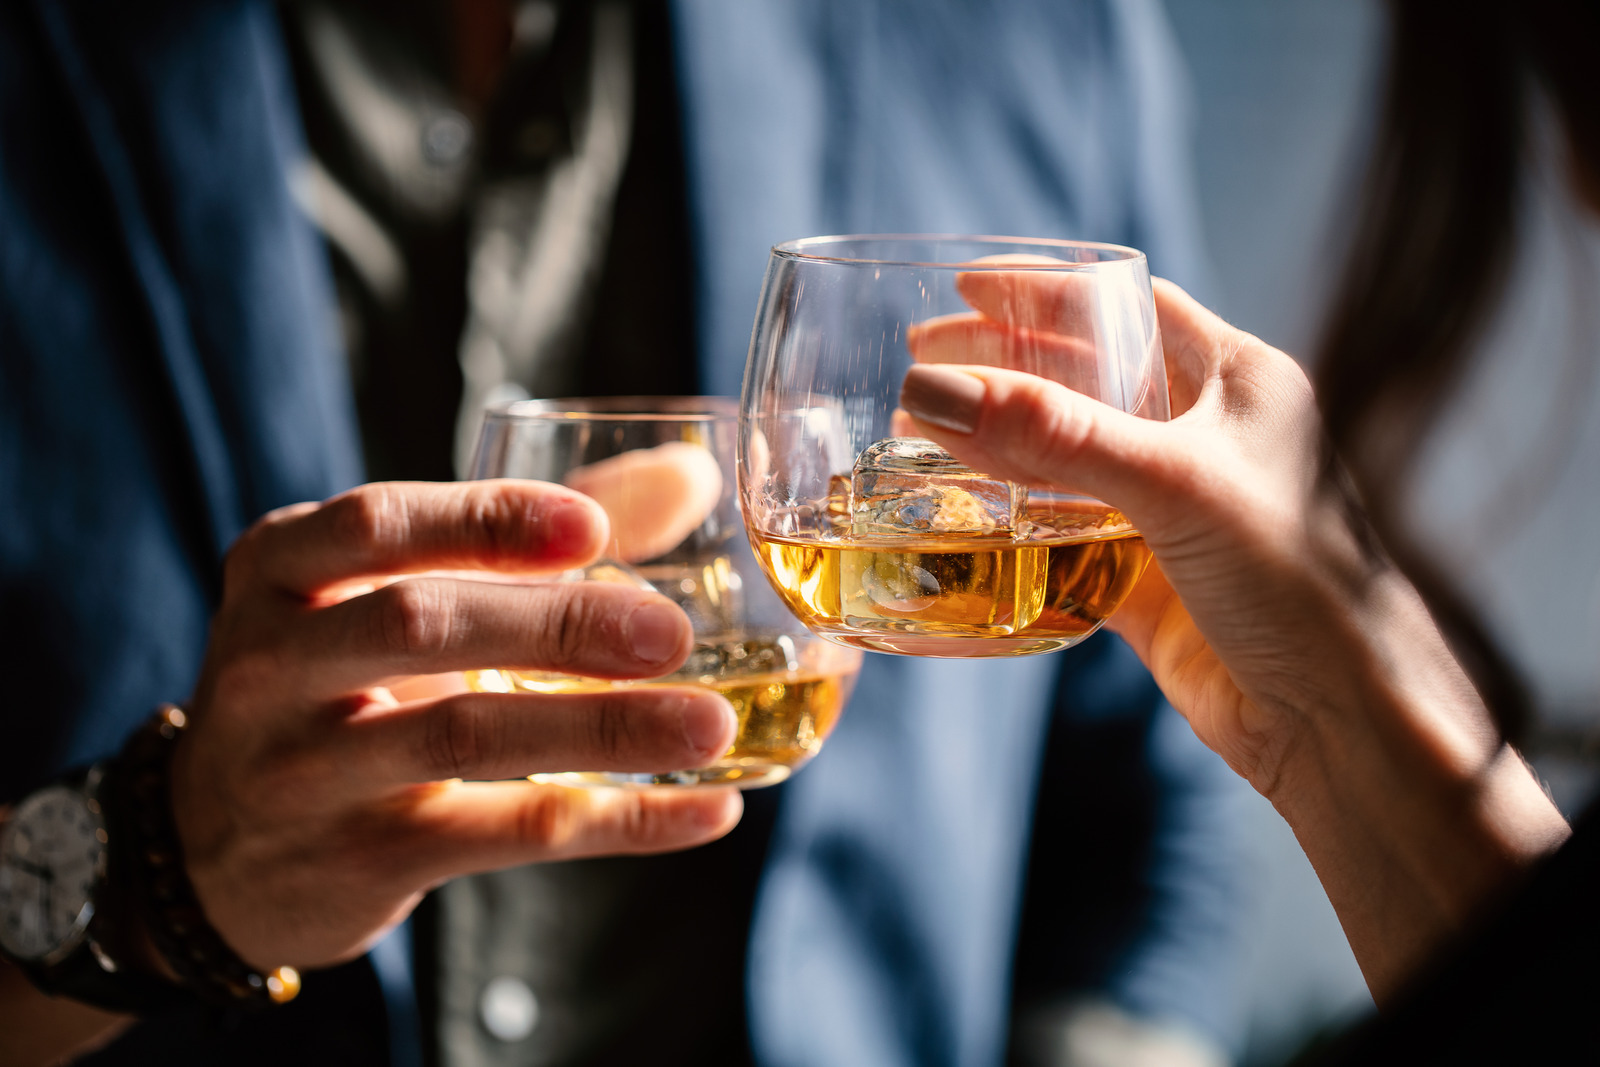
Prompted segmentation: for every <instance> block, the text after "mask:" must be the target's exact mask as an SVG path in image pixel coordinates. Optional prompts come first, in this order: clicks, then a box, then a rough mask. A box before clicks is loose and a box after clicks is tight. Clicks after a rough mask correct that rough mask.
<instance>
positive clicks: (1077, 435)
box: [1024, 396, 1091, 462]
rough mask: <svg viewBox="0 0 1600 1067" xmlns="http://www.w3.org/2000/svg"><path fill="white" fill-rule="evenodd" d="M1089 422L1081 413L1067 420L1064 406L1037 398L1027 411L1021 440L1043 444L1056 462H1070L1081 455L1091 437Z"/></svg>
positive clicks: (1045, 398)
mask: <svg viewBox="0 0 1600 1067" xmlns="http://www.w3.org/2000/svg"><path fill="white" fill-rule="evenodd" d="M1090 421H1091V420H1090V419H1089V418H1088V417H1086V416H1084V415H1083V414H1082V413H1079V414H1078V415H1077V416H1076V417H1069V413H1068V411H1067V409H1066V408H1065V407H1064V406H1063V405H1061V404H1055V403H1051V402H1050V400H1049V398H1048V397H1045V396H1037V397H1036V398H1035V400H1034V402H1033V403H1032V404H1031V405H1030V406H1029V409H1028V418H1027V419H1026V420H1025V422H1024V425H1025V430H1024V437H1025V439H1027V440H1032V441H1037V442H1043V443H1044V445H1045V447H1046V448H1047V449H1049V451H1050V452H1051V453H1052V454H1053V456H1054V458H1055V459H1056V461H1057V462H1066V461H1071V460H1073V459H1075V458H1077V457H1078V456H1080V455H1082V453H1083V450H1084V447H1085V445H1086V444H1087V442H1088V437H1089V433H1090Z"/></svg>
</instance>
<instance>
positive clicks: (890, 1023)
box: [674, 0, 1245, 1067]
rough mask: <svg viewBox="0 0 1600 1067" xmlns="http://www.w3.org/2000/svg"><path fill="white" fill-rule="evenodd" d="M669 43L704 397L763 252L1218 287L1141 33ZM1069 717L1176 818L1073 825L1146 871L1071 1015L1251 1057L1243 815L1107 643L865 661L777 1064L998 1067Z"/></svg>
mask: <svg viewBox="0 0 1600 1067" xmlns="http://www.w3.org/2000/svg"><path fill="white" fill-rule="evenodd" d="M674 12H675V16H676V28H677V32H678V50H679V70H680V79H681V82H682V94H683V114H684V128H685V137H686V156H687V167H688V177H689V189H690V197H691V213H692V219H693V229H694V236H695V240H696V263H697V265H698V269H699V275H698V284H699V300H698V312H699V322H700V357H701V368H702V375H701V380H702V384H703V386H704V388H705V389H706V391H708V392H712V393H722V394H737V393H738V391H739V383H740V379H741V375H742V373H743V368H744V362H745V355H746V350H747V348H748V345H749V339H750V332H751V326H752V316H753V313H754V310H755V307H756V298H757V294H758V291H759V287H760V284H761V278H762V274H763V270H764V268H765V263H766V256H767V250H768V248H769V247H770V246H771V245H773V244H775V243H777V242H779V241H782V240H787V239H791V238H796V237H806V236H813V235H818V234H827V233H852V232H874V233H915V232H921V233H979V234H983V233H990V234H1009V235H1018V236H1030V237H1066V238H1078V239H1086V240H1099V241H1111V242H1116V243H1123V244H1131V245H1135V246H1137V247H1140V248H1142V249H1144V250H1145V251H1146V252H1147V253H1148V255H1149V256H1150V260H1151V263H1152V268H1153V269H1154V270H1155V271H1156V272H1158V273H1162V274H1165V275H1167V276H1170V277H1175V278H1177V279H1179V280H1181V281H1183V282H1184V283H1185V284H1187V285H1189V286H1191V287H1194V286H1196V284H1197V283H1203V280H1204V279H1203V276H1202V274H1201V269H1200V266H1201V265H1200V258H1201V257H1200V254H1199V237H1198V228H1197V224H1196V217H1197V213H1196V211H1195V207H1194V204H1193V200H1192V194H1191V184H1190V177H1189V175H1190V166H1189V160H1188V158H1187V144H1186V136H1187V127H1186V121H1187V119H1186V115H1185V114H1184V112H1183V103H1182V96H1181V90H1182V84H1181V73H1180V72H1181V70H1182V63H1181V61H1180V60H1179V58H1178V56H1177V54H1176V50H1175V47H1174V44H1173V41H1172V40H1171V38H1170V34H1169V30H1168V27H1167V26H1166V23H1165V21H1164V17H1163V14H1162V12H1161V11H1160V9H1159V7H1158V6H1157V5H1156V4H1155V3H1153V2H1143V0H1140V2H1131V3H1113V2H1110V0H1075V2H1066V0H1012V2H1007V3H996V2H983V0H918V2H915V3H911V2H894V0H808V2H805V3H799V2H785V0H676V2H675V4H674ZM1201 287H1202V288H1203V285H1202V286H1201ZM1108 691H1110V692H1117V693H1118V694H1119V699H1118V701H1114V702H1111V703H1110V704H1109V705H1108V704H1107V702H1106V701H1104V700H1102V699H1100V695H1101V694H1103V693H1105V692H1108ZM1052 709H1059V710H1058V714H1059V716H1060V718H1061V719H1062V725H1061V726H1058V731H1064V732H1065V733H1066V734H1067V736H1073V735H1074V732H1076V734H1077V735H1081V736H1083V737H1084V738H1088V737H1089V736H1090V735H1091V734H1092V733H1093V730H1094V727H1093V724H1094V723H1096V722H1099V723H1104V722H1105V721H1106V720H1108V719H1109V720H1119V721H1120V722H1121V723H1122V724H1123V726H1124V728H1125V729H1127V730H1130V731H1132V732H1133V733H1134V734H1136V735H1137V736H1138V738H1139V740H1138V742H1137V743H1136V744H1134V745H1132V746H1131V747H1129V748H1127V749H1126V750H1125V751H1120V752H1119V753H1118V754H1117V755H1115V756H1114V757H1113V763H1114V766H1115V767H1116V768H1117V769H1118V770H1119V771H1120V772H1121V773H1122V776H1123V777H1124V778H1126V779H1128V780H1138V781H1140V782H1142V783H1144V788H1145V790H1146V794H1145V795H1147V796H1148V797H1149V798H1150V803H1151V804H1152V805H1154V806H1155V808H1156V809H1158V810H1159V812H1160V814H1159V815H1157V816H1156V817H1154V818H1153V820H1152V821H1151V822H1150V824H1148V825H1139V824H1137V822H1136V820H1134V819H1133V818H1132V817H1131V815H1130V814H1129V813H1128V812H1121V813H1119V812H1116V811H1103V810H1096V811H1092V812H1091V811H1089V810H1085V811H1084V812H1083V813H1081V815H1080V816H1079V818H1080V819H1096V820H1103V819H1110V820H1112V822H1113V825H1115V824H1117V822H1118V821H1119V820H1120V821H1121V823H1122V824H1123V825H1124V826H1125V827H1126V832H1125V833H1124V835H1123V839H1124V840H1123V842H1122V843H1121V844H1119V845H1118V846H1116V848H1117V851H1118V852H1119V854H1120V853H1121V852H1122V851H1125V850H1128V851H1133V850H1136V851H1138V853H1139V855H1140V856H1141V857H1143V856H1146V855H1148V859H1147V860H1142V861H1141V862H1140V864H1138V869H1139V872H1140V873H1139V875H1138V878H1137V879H1136V881H1137V884H1129V885H1127V886H1125V889H1126V893H1125V894H1124V895H1125V896H1127V897H1129V898H1130V899H1131V898H1134V897H1138V898H1139V899H1141V900H1143V901H1144V902H1145V903H1144V904H1143V905H1142V906H1141V907H1139V908H1136V909H1132V910H1130V911H1128V912H1126V913H1125V914H1122V916H1121V923H1122V925H1121V926H1120V927H1118V928H1117V932H1116V934H1115V935H1114V936H1113V937H1112V940H1113V941H1115V943H1116V950H1115V951H1114V952H1110V953H1109V954H1102V955H1101V956H1100V957H1098V960H1099V962H1097V963H1093V964H1091V963H1090V961H1088V960H1087V958H1086V957H1087V956H1088V955H1089V954H1090V953H1089V948H1088V946H1090V945H1098V944H1099V943H1100V942H1101V941H1103V940H1104V939H1105V930H1104V926H1105V925H1106V924H1107V918H1106V914H1107V913H1101V914H1099V915H1086V916H1084V917H1083V920H1082V923H1081V928H1080V929H1079V931H1078V932H1079V933H1081V935H1082V936H1081V937H1073V936H1068V937H1066V938H1065V939H1064V941H1063V944H1062V958H1061V961H1060V963H1061V975H1062V981H1063V983H1064V985H1067V986H1072V985H1074V984H1075V985H1077V986H1079V987H1080V988H1084V989H1093V990H1097V991H1098V992H1100V993H1101V994H1103V995H1106V996H1109V997H1111V998H1112V999H1114V1000H1116V1001H1118V1002H1119V1003H1121V1004H1122V1006H1124V1007H1125V1008H1127V1009H1128V1010H1131V1011H1134V1012H1137V1013H1139V1014H1141V1015H1146V1016H1154V1017H1158V1018H1164V1019H1167V1020H1179V1021H1182V1022H1185V1023H1188V1024H1190V1025H1191V1026H1193V1027H1195V1028H1196V1029H1198V1030H1200V1031H1201V1032H1203V1033H1206V1034H1208V1035H1210V1036H1211V1037H1212V1038H1213V1039H1215V1040H1216V1041H1217V1042H1218V1043H1219V1044H1220V1045H1221V1046H1222V1047H1224V1048H1228V1047H1231V1046H1233V1045H1235V1044H1237V1040H1238V1033H1237V1028H1238V1022H1239V1021H1238V1019H1237V1018H1235V1017H1234V1012H1233V1002H1232V998H1231V997H1230V995H1229V990H1230V988H1231V983H1232V980H1233V977H1234V974H1233V971H1234V967H1235V965H1236V962H1237V958H1238V957H1237V943H1236V940H1235V935H1236V933H1237V930H1238V922H1239V915H1240V911H1239V909H1240V907H1241V906H1242V902H1243V900H1244V899H1245V897H1244V895H1243V894H1242V892H1241V890H1242V889H1243V888H1244V887H1243V886H1242V885H1241V884H1240V878H1239V875H1238V873H1237V872H1238V867H1237V864H1236V863H1235V860H1236V845H1237V842H1236V841H1234V840H1232V836H1233V835H1232V832H1231V830H1230V829H1229V822H1230V819H1231V816H1232V809H1233V807H1234V806H1235V804H1236V803H1237V801H1238V799H1239V797H1240V788H1241V787H1240V786H1239V785H1238V783H1237V782H1236V781H1235V780H1234V779H1233V778H1232V775H1231V774H1230V773H1229V772H1228V771H1227V770H1226V768H1224V767H1223V766H1222V765H1221V763H1220V761H1217V760H1216V759H1215V758H1214V757H1212V756H1211V755H1210V753H1208V752H1206V751H1205V750H1204V749H1203V748H1202V746H1201V745H1200V744H1199V742H1198V741H1196V740H1195V739H1194V737H1193V735H1192V733H1190V732H1189V730H1188V728H1187V726H1186V725H1184V724H1183V723H1182V722H1181V720H1179V719H1178V717H1177V716H1176V713H1175V712H1173V711H1172V710H1171V709H1170V708H1169V707H1167V706H1166V704H1165V702H1164V701H1163V700H1162V699H1161V696H1160V694H1159V692H1158V691H1157V690H1156V688H1155V687H1154V685H1153V684H1152V683H1151V682H1150V680H1149V676H1148V675H1147V674H1146V673H1145V672H1144V670H1143V668H1142V667H1141V666H1140V665H1139V663H1138V662H1137V660H1136V659H1134V657H1133V656H1132V654H1131V653H1130V652H1129V651H1128V650H1127V648H1126V646H1124V645H1122V644H1121V642H1120V641H1117V640H1116V639H1115V638H1112V637H1109V636H1107V637H1100V638H1096V639H1095V640H1094V641H1093V642H1091V643H1090V644H1089V645H1088V646H1085V647H1083V648H1081V649H1077V650H1071V651H1068V652H1065V653H1062V654H1061V655H1059V656H1048V657H1038V658H1031V659H1026V660H1011V661H988V662H983V661H966V662H959V661H937V660H909V659H902V658H896V657H887V656H880V655H869V656H868V657H867V664H866V667H865V669H864V671H863V675H862V679H861V683H860V686H859V688H858V690H857V693H856V696H855V697H854V699H853V700H852V702H851V706H850V709H849V710H848V711H847V713H846V715H845V716H844V718H843V720H842V721H841V723H840V726H839V727H838V728H837V730H836V732H835V734H834V735H833V737H832V738H830V740H829V743H828V747H827V748H826V749H825V750H824V751H823V753H822V755H821V756H819V757H818V759H817V760H816V761H815V762H814V763H813V764H812V765H811V766H810V767H809V768H808V769H807V770H806V771H805V772H804V773H803V774H800V775H798V776H797V777H796V778H795V780H794V781H793V782H792V783H790V785H788V786H787V787H786V788H787V790H788V795H787V796H786V797H785V798H784V807H783V810H782V813H781V815H780V817H779V824H778V828H777V834H776V838H775V841H774V844H773V846H772V852H771V858H770V859H769V861H768V867H767V871H766V874H765V876H764V880H763V886H762V890H761V896H760V900H759V906H758V910H757V914H756V919H755V924H754V929H753V931H752V935H751V937H752V940H751V947H750V957H749V972H748V990H749V997H750V1005H751V1008H750V1010H751V1019H750V1024H751V1032H752V1040H753V1042H754V1044H755V1048H756V1051H757V1056H758V1059H760V1060H761V1062H763V1063H769V1064H773V1065H782V1067H791V1065H793V1067H799V1065H809V1064H817V1065H823V1064H827V1065H831V1067H844V1065H852V1064H862V1065H867V1064H872V1065H877V1067H887V1065H896V1064H929V1065H935V1064H936V1065H945V1064H948V1065H952V1067H955V1065H961V1067H978V1065H987V1064H995V1063H998V1062H1000V1060H1001V1059H1002V1057H1003V1055H1004V1050H1005V1039H1006V1028H1007V1021H1008V1020H1007V1012H1008V1010H1009V1008H1010V998H1009V994H1010V978H1011V965H1012V945H1013V939H1014V936H1015V933H1016V929H1017V922H1018V911H1019V904H1020V901H1021V897H1022V885H1023V876H1024V873H1025V870H1026V868H1027V848H1028V843H1029V828H1030V816H1031V814H1032V812H1033V807H1034V797H1035V784H1036V781H1037V777H1038V774H1039V771H1040V755H1041V753H1042V751H1043V749H1044V742H1045V736H1046V731H1047V728H1048V726H1049V725H1050V719H1051V713H1052ZM1045 845H1046V847H1054V848H1060V849H1071V848H1073V843H1072V841H1071V840H1059V841H1054V842H1046V843H1045ZM1146 850H1148V853H1146ZM1083 859H1084V862H1085V864H1088V865H1091V866H1095V867H1097V868H1098V869H1100V870H1107V871H1109V870H1112V869H1115V868H1116V866H1117V863H1116V861H1114V860H1113V859H1112V857H1110V856H1106V855H1098V856H1097V855H1095V854H1093V853H1087V854H1085V855H1084V857H1083ZM1096 951H1098V949H1097V950H1096Z"/></svg>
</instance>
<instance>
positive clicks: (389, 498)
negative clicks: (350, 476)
mask: <svg viewBox="0 0 1600 1067" xmlns="http://www.w3.org/2000/svg"><path fill="white" fill-rule="evenodd" d="M328 508H329V509H330V511H331V512H332V515H331V516H330V518H331V519H332V520H333V535H334V537H336V538H338V539H339V540H340V541H342V542H344V543H346V544H356V545H361V546H364V547H369V548H370V547H372V546H374V545H381V544H387V543H390V542H398V541H399V540H401V539H402V538H403V536H404V532H405V528H406V523H407V517H406V508H405V505H404V503H403V501H402V500H401V498H400V495H399V494H398V493H396V492H395V491H394V490H393V489H392V488H390V487H389V486H386V485H383V484H381V483H375V484H371V485H363V486H360V487H358V488H356V489H352V490H351V491H350V492H348V493H345V494H344V495H343V496H341V497H337V498H336V499H335V500H334V501H333V502H332V503H330V504H329V505H328Z"/></svg>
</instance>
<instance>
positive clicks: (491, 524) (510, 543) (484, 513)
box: [465, 488, 530, 559]
mask: <svg viewBox="0 0 1600 1067" xmlns="http://www.w3.org/2000/svg"><path fill="white" fill-rule="evenodd" d="M465 520H466V526H467V529H468V530H470V531H471V535H472V537H473V540H474V541H475V542H476V543H477V544H478V545H479V546H480V548H481V550H482V551H483V552H485V553H487V554H488V555H489V556H490V558H496V559H497V558H500V557H503V556H511V555H514V554H515V553H516V551H517V549H518V548H520V547H521V545H522V543H523V541H524V540H525V539H526V532H527V531H528V529H529V528H530V523H529V521H528V520H529V516H528V509H527V507H526V506H525V505H524V504H523V502H522V501H521V500H519V499H517V497H516V495H515V494H513V493H511V492H509V491H507V490H505V489H503V488H484V489H476V490H474V491H473V493H472V495H471V496H470V497H469V499H468V502H467V507H466V509H465Z"/></svg>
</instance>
